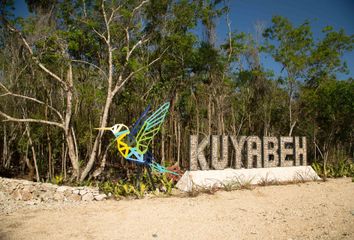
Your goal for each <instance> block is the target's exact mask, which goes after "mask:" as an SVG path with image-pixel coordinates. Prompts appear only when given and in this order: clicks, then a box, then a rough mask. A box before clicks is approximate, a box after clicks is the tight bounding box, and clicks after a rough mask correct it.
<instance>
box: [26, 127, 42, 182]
mask: <svg viewBox="0 0 354 240" xmlns="http://www.w3.org/2000/svg"><path fill="white" fill-rule="evenodd" d="M26 133H27V136H28V142H29V146H30V147H31V151H32V157H33V162H34V169H35V170H36V180H37V182H40V178H39V172H38V166H37V157H36V151H35V149H34V146H33V141H32V138H31V134H30V130H29V126H28V123H26Z"/></svg>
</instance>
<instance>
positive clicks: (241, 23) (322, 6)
mask: <svg viewBox="0 0 354 240" xmlns="http://www.w3.org/2000/svg"><path fill="white" fill-rule="evenodd" d="M15 7H16V15H19V16H27V15H28V10H27V6H26V3H25V1H24V0H15ZM274 15H281V16H285V17H287V18H288V19H289V20H290V21H291V22H292V23H293V24H295V25H297V24H301V23H302V22H304V21H305V20H310V21H311V26H312V30H313V32H314V37H315V38H320V37H321V29H322V28H323V27H325V26H328V25H330V26H333V27H334V29H335V30H339V29H340V28H343V29H344V30H345V32H346V33H347V34H350V35H351V34H354V0H317V1H316V0H230V19H231V28H232V31H235V30H237V31H239V32H247V33H254V32H255V30H254V25H255V23H257V22H262V23H263V24H264V25H265V26H269V25H270V23H271V18H272V16H274ZM226 37H227V25H226V22H225V19H219V20H218V22H217V40H218V42H222V41H223V40H224V39H225V38H226ZM344 60H345V61H346V62H347V64H348V67H349V71H350V73H349V74H338V78H340V79H346V78H348V77H353V78H354V52H351V53H347V54H345V56H344ZM262 62H263V63H264V65H265V67H266V68H267V69H272V70H274V71H275V73H276V74H279V72H280V66H279V65H278V64H276V63H275V62H274V61H273V60H272V59H271V58H270V57H265V56H263V57H262Z"/></svg>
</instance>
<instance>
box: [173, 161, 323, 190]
mask: <svg viewBox="0 0 354 240" xmlns="http://www.w3.org/2000/svg"><path fill="white" fill-rule="evenodd" d="M320 179H321V178H320V177H319V176H318V175H317V173H316V172H315V171H314V170H313V169H312V167H311V166H295V167H273V168H250V169H244V168H242V169H231V168H227V169H224V170H200V171H186V172H185V173H184V174H183V176H182V178H181V179H180V180H179V181H178V183H177V185H176V187H177V188H178V189H180V190H181V191H185V192H190V191H192V190H193V189H198V188H211V187H218V188H223V187H225V186H226V185H228V184H240V185H244V184H271V183H281V182H293V181H315V180H320Z"/></svg>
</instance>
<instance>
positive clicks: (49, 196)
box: [0, 178, 107, 202]
mask: <svg viewBox="0 0 354 240" xmlns="http://www.w3.org/2000/svg"><path fill="white" fill-rule="evenodd" d="M0 192H2V194H3V195H7V196H9V197H10V198H12V199H14V200H17V201H34V202H50V201H57V202H63V201H68V202H77V201H93V200H96V201H101V200H104V199H106V198H107V196H106V194H101V193H99V191H98V188H93V187H69V186H58V185H54V184H50V183H37V182H31V181H26V180H18V179H9V178H0Z"/></svg>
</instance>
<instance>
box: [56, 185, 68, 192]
mask: <svg viewBox="0 0 354 240" xmlns="http://www.w3.org/2000/svg"><path fill="white" fill-rule="evenodd" d="M68 189H69V187H67V186H60V187H58V188H57V192H65V191H66V190H68Z"/></svg>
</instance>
